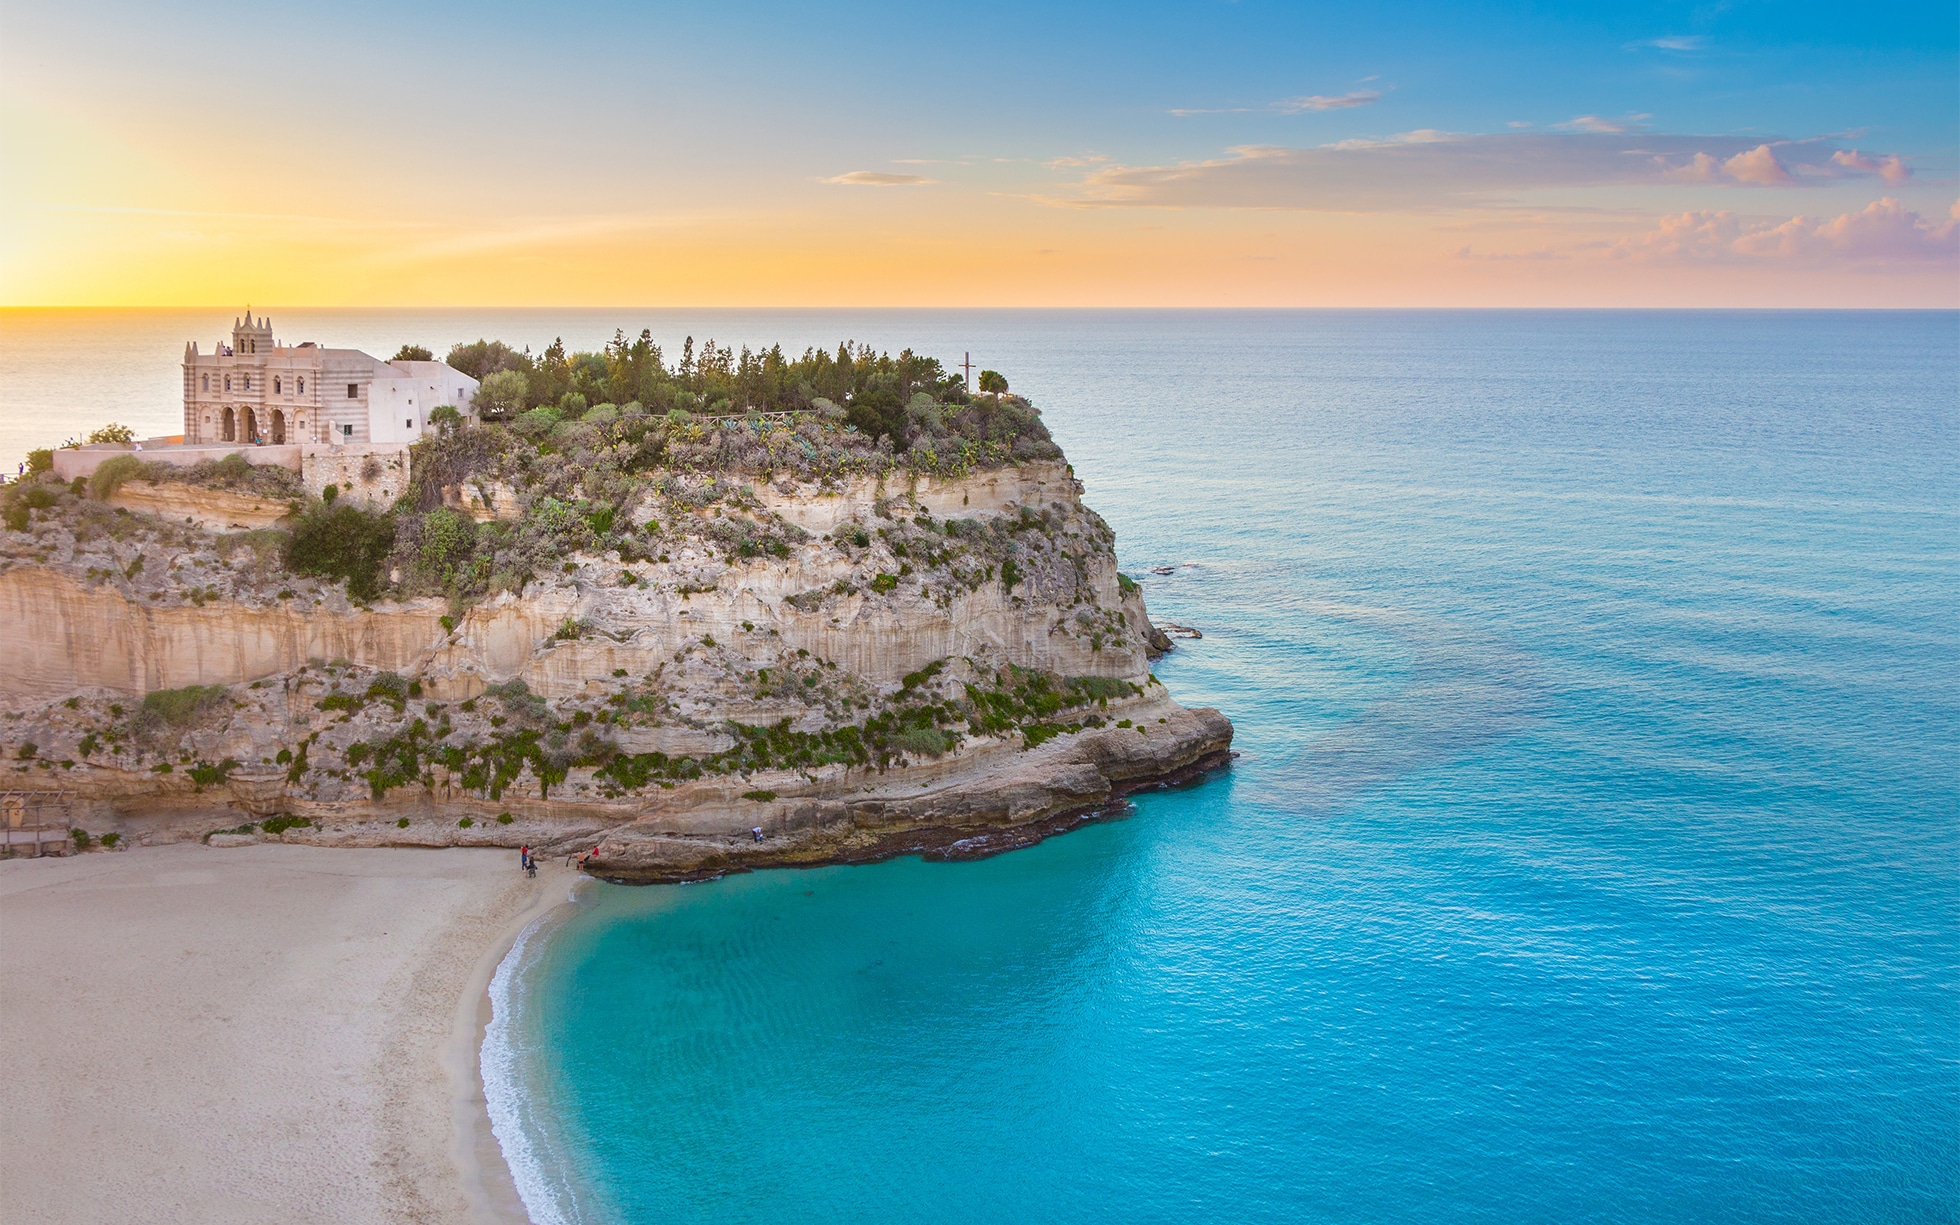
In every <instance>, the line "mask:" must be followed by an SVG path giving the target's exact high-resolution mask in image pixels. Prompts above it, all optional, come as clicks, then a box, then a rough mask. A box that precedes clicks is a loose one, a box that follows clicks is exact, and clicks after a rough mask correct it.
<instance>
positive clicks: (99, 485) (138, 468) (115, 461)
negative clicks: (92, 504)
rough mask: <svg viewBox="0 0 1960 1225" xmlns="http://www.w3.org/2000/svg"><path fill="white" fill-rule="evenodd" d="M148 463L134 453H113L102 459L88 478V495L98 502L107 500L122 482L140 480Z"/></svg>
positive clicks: (119, 487)
mask: <svg viewBox="0 0 1960 1225" xmlns="http://www.w3.org/2000/svg"><path fill="white" fill-rule="evenodd" d="M147 468H148V465H147V464H145V463H144V462H143V461H142V460H140V459H138V458H136V457H135V456H134V455H115V456H111V457H110V458H108V459H105V460H103V461H102V463H101V465H100V466H98V467H97V468H96V470H95V474H94V475H93V476H91V477H89V478H88V496H90V497H91V498H94V499H95V500H96V501H98V502H107V501H108V500H109V499H110V498H112V497H114V496H116V490H118V489H121V488H122V486H123V482H125V481H134V480H140V479H141V478H142V477H143V476H144V474H145V471H146V469H147Z"/></svg>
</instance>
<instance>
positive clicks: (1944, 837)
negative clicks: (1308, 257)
mask: <svg viewBox="0 0 1960 1225" xmlns="http://www.w3.org/2000/svg"><path fill="white" fill-rule="evenodd" d="M242 309H243V308H242V306H241V307H240V310H241V311H242ZM255 309H259V308H258V307H255ZM265 309H269V310H270V312H271V313H272V315H273V318H274V325H275V330H276V331H277V332H278V334H279V335H280V337H281V338H282V339H288V340H300V339H308V340H318V341H321V342H322V343H330V344H336V345H352V346H355V347H361V348H366V349H368V350H369V351H370V352H373V353H376V354H377V355H380V356H387V355H388V354H390V353H392V352H393V351H394V349H395V348H396V346H398V345H399V344H402V343H405V342H407V343H418V344H424V345H428V346H429V347H431V348H434V349H437V350H438V352H440V351H442V350H444V349H446V348H447V346H448V345H449V344H451V343H453V342H456V341H460V340H474V339H477V338H479V337H480V336H487V337H492V338H501V339H505V340H507V341H510V342H512V343H516V344H528V345H530V346H531V347H532V348H533V349H534V350H536V349H540V348H542V347H543V346H544V345H545V344H548V343H549V342H550V341H551V340H552V339H553V338H554V337H559V336H562V337H563V338H564V339H565V341H566V343H567V344H568V345H570V346H572V347H574V348H579V347H593V346H596V345H598V344H600V343H602V342H603V341H604V340H606V339H608V338H609V337H611V335H612V334H613V332H614V329H615V328H619V329H624V330H625V331H626V332H627V333H628V334H629V335H631V334H637V333H638V331H639V330H640V329H642V328H648V329H651V330H652V332H653V334H654V336H655V338H656V339H658V340H660V341H661V342H662V344H663V345H665V346H666V347H667V348H668V349H669V351H670V352H671V351H676V350H677V349H678V346H679V344H680V342H681V340H682V338H683V337H685V336H687V335H692V336H694V337H695V338H696V339H697V341H699V340H701V339H704V338H707V337H710V336H712V337H714V338H715V339H716V340H717V341H719V342H721V343H724V344H732V345H736V346H739V345H741V344H744V343H746V344H750V345H766V344H770V343H775V342H777V341H781V342H782V343H783V344H784V345H785V347H786V348H790V349H794V350H797V351H800V350H801V349H802V348H804V347H805V346H807V345H821V346H829V347H834V346H835V345H836V344H837V342H838V341H840V340H845V339H850V340H855V341H862V342H868V343H871V344H874V345H877V346H879V347H881V348H888V349H890V350H892V351H894V352H896V351H897V350H899V349H902V348H907V347H909V348H912V349H915V350H917V351H920V352H923V353H928V354H932V355H936V356H938V357H939V358H941V359H942V361H945V362H946V363H947V364H948V365H952V364H956V363H958V362H960V361H961V360H963V359H964V358H966V357H967V356H968V355H970V356H971V358H972V361H973V362H974V364H975V366H976V368H979V367H984V368H988V369H996V370H999V371H1001V372H1002V373H1003V374H1005V375H1006V376H1007V377H1008V378H1009V380H1010V381H1011V383H1012V385H1013V387H1014V389H1015V390H1016V391H1020V392H1023V393H1024V394H1026V395H1028V396H1029V397H1031V398H1032V399H1033V401H1034V402H1035V403H1036V404H1037V405H1038V406H1039V407H1040V408H1041V409H1042V410H1043V413H1044V416H1045V419H1046V420H1047V422H1048V424H1049V427H1050V428H1051V430H1052V431H1053V432H1054V434H1055V436H1056V438H1057V440H1058V441H1059V442H1060V443H1061V444H1062V445H1063V447H1064V448H1065V449H1066V451H1067V453H1068V456H1069V458H1070V460H1071V461H1072V462H1073V463H1074V466H1075V471H1076V473H1077V475H1078V477H1079V478H1080V479H1081V481H1082V483H1083V486H1084V488H1085V491H1086V492H1085V497H1086V499H1087V501H1088V503H1089V504H1090V505H1091V506H1092V507H1094V508H1095V509H1096V510H1097V511H1098V512H1100V513H1101V514H1102V515H1103V516H1104V517H1105V518H1106V519H1107V520H1108V521H1109V523H1110V524H1111V525H1112V526H1113V527H1114V528H1115V531H1116V549H1117V554H1118V557H1119V559H1120V561H1121V562H1122V564H1123V566H1124V568H1125V570H1126V571H1127V572H1128V573H1129V574H1131V575H1133V576H1135V577H1136V578H1137V579H1138V580H1139V581H1141V582H1142V583H1143V584H1144V592H1145V595H1146V597H1147V599H1148V601H1149V606H1150V609H1151V612H1152V614H1153V615H1154V616H1155V617H1156V618H1157V619H1159V620H1173V621H1177V622H1179V623H1182V624H1186V625H1190V626H1195V627H1196V628H1198V629H1199V630H1200V631H1201V632H1202V633H1203V637H1202V638H1201V639H1190V640H1181V641H1179V643H1178V646H1177V649H1176V651H1175V652H1173V653H1172V654H1170V655H1169V656H1167V657H1165V658H1164V659H1162V660H1160V661H1158V663H1157V665H1156V674H1157V676H1158V678H1159V679H1160V680H1162V682H1163V683H1164V684H1165V685H1166V686H1167V687H1168V689H1169V691H1170V692H1171V693H1172V694H1173V695H1174V696H1175V697H1177V698H1178V699H1179V700H1180V701H1182V702H1184V703H1186V704H1187V705H1208V706H1215V707H1217V708H1218V709H1220V710H1222V711H1224V712H1225V713H1226V714H1227V715H1229V716H1230V718H1231V719H1232V721H1233V723H1234V724H1235V725H1236V727H1237V740H1236V748H1237V750H1238V753H1239V756H1238V758H1237V760H1236V761H1234V762H1233V763H1232V765H1231V767H1230V768H1229V769H1228V770H1225V771H1223V772H1221V773H1219V774H1216V775H1214V776H1212V777H1210V778H1208V779H1206V780H1205V781H1203V782H1201V783H1198V784H1196V785H1194V786H1189V787H1185V788H1182V789H1178V790H1172V791H1162V792H1154V793H1147V794H1143V795H1139V796H1136V797H1134V799H1133V801H1132V802H1131V803H1130V804H1128V805H1127V806H1126V807H1124V808H1123V809H1121V810H1119V811H1115V812H1111V813H1109V814H1107V817H1106V819H1103V820H1099V821H1097V822H1095V823H1093V824H1090V825H1087V826H1085V827H1082V828H1080V829H1077V830H1075V831H1074V832H1071V833H1068V834H1065V835H1062V836H1058V837H1055V838H1052V839H1050V840H1048V841H1046V842H1043V843H1041V844H1039V845H1037V846H1034V847H1031V848H1027V849H1024V850H1019V851H1014V852H1012V853H1008V854H1003V855H1000V856H997V857H995V858H991V859H983V860H978V861H971V862H957V863H928V862H923V861H921V860H919V859H916V858H908V859H899V860H894V861H890V862H887V863H881V864H875V865H870V866H859V867H833V868H819V869H809V870H777V871H768V872H758V873H753V874H748V875H739V876H731V877H727V878H724V879H721V880H716V881H711V882H705V883H699V884H691V885H673V886H655V887H643V888H631V887H623V886H613V885H606V884H603V883H599V882H591V883H587V884H581V885H579V886H577V887H576V888H575V889H573V890H572V891H571V892H570V894H569V896H570V898H571V899H572V900H571V901H570V903H569V904H568V905H567V906H566V907H564V908H562V909H561V911H560V912H559V913H558V914H557V915H556V916H554V917H553V918H551V919H549V920H546V921H544V922H543V923H541V924H540V925H538V926H536V927H534V928H533V929H531V930H529V931H527V932H526V933H525V935H524V936H523V938H522V939H521V940H520V941H519V942H518V944H517V945H516V946H515V947H514V948H513V949H512V951H511V953H510V955H509V956H508V957H507V958H506V959H505V960H504V962H503V964H502V966H501V967H500V968H499V970H498V973H497V976H496V979H495V981H494V983H493V987H492V1003H493V1020H492V1022H491V1025H490V1029H489V1032H488V1035H487V1037H486V1041H485V1045H484V1051H483V1063H482V1068H483V1075H484V1081H485V1088H486V1093H487V1096H488V1100H489V1103H490V1109H491V1114H492V1119H493V1123H494V1126H495V1129H496V1133H497V1136H498V1139H499V1141H500V1143H501V1145H502V1147H503V1151H504V1153H505V1156H506V1158H507V1160H508V1163H509V1164H510V1166H511V1170H512V1174H513V1178H514V1179H515V1181H516V1184H517V1186H518V1189H519V1191H520V1193H521V1195H522V1197H523V1200H524V1203H525V1205H526V1208H527V1209H528V1211H529V1213H530V1215H531V1218H532V1220H533V1221H534V1222H537V1225H560V1223H566V1225H569V1223H574V1222H579V1223H584V1222H591V1223H602V1222H603V1223H639V1222H750V1221H778V1220H825V1221H878V1222H947V1223H969V1222H970V1223H973V1225H983V1223H984V1225H1009V1223H1020V1222H1055V1223H1058V1225H1086V1223H1089V1222H1104V1221H1124V1222H1129V1223H1134V1225H1144V1223H1157V1222H1165V1223H1170V1222H1196V1221H1221V1222H1248V1223H1268V1222H1270V1223H1275V1225H1277V1223H1280V1222H1289V1223H1290V1222H1343V1223H1346V1222H1382V1223H1391V1222H1393V1223H1430V1222H1434V1223H1439V1225H1440V1223H1443V1222H1491V1223H1492V1225H1499V1223H1504V1225H1513V1223H1530V1222H1545V1223H1547V1225H1551V1223H1560V1225H1565V1223H1571V1222H1591V1221H1598V1222H1703V1221H1707V1222H1726V1223H1754V1222H1922V1221H1926V1222H1950V1221H1954V1220H1956V1219H1960V615H1957V612H1956V610H1960V314H1955V313H1952V312H1931V313H1913V312H1865V313H1836V312H1737V311H1722V312H1691V311H1624V312H1622V311H1545V312H1538V311H1436V312H1430V311H1300V312H1282V311H1256V312H1229V311H1196V312H1187V311H828V312H826V311H707V310H703V311H692V312H689V311H669V310H659V311H652V310H640V311H635V310H604V311H531V312H464V311H396V312H377V311H318V310H314V311H302V310H297V309H295V310H282V309H280V308H279V307H278V306H277V305H276V304H273V305H271V306H270V307H268V308H265ZM235 313H238V312H215V311H205V312H199V311H184V312H76V311H69V312H19V311H16V312H4V313H0V407H4V408H5V409H6V411H5V412H4V413H0V459H5V461H6V463H7V465H8V467H9V468H11V466H12V464H13V462H15V459H16V458H17V453H19V452H24V450H25V449H26V448H27V447H28V446H30V445H47V443H49V442H58V441H60V440H61V439H62V438H64V437H67V436H69V435H72V434H76V433H86V432H87V430H89V429H92V428H94V427H95V426H96V425H97V424H100V423H101V422H102V421H105V420H109V419H115V420H120V421H123V422H125V423H127V424H129V425H131V426H134V427H136V428H137V430H138V432H139V434H140V433H146V432H154V433H168V432H175V426H174V423H175V422H176V420H177V415H176V414H177V413H178V407H177V404H178V396H179V394H180V392H179V388H180V386H181V384H180V383H179V381H178V376H177V372H176V363H177V362H178V361H179V360H180V359H181V354H182V348H183V344H184V342H185V341H186V340H188V339H192V338H196V339H198V340H199V341H200V342H201V343H202V345H203V347H205V348H209V346H210V344H211V342H213V341H215V340H217V339H218V338H219V337H220V336H222V335H223V334H225V332H226V331H227V329H228V328H229V326H230V319H231V316H232V315H233V314H235Z"/></svg>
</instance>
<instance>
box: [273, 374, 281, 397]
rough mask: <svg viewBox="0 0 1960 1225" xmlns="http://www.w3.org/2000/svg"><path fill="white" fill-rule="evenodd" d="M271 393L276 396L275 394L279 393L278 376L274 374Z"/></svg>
mask: <svg viewBox="0 0 1960 1225" xmlns="http://www.w3.org/2000/svg"><path fill="white" fill-rule="evenodd" d="M272 394H273V395H275V396H276V395H278V394H280V393H279V379H278V378H277V377H276V376H275V377H274V378H273V380H272Z"/></svg>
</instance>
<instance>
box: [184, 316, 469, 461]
mask: <svg viewBox="0 0 1960 1225" xmlns="http://www.w3.org/2000/svg"><path fill="white" fill-rule="evenodd" d="M476 386H477V384H476V380H475V379H473V378H471V377H470V376H469V375H467V374H464V373H463V372H462V371H460V370H456V369H453V368H451V367H449V366H447V365H445V364H444V363H442V362H416V361H394V362H384V361H382V360H381V359H380V358H378V357H371V356H369V355H368V354H366V353H363V352H361V351H360V350H359V349H323V348H321V347H320V346H319V345H317V344H314V343H313V342H312V341H310V340H309V341H305V342H303V343H301V344H297V345H282V344H280V343H279V342H278V341H276V340H274V339H273V338H272V320H270V319H266V318H261V319H258V320H254V319H253V318H252V312H251V311H250V310H249V309H248V310H247V311H246V312H245V317H244V318H243V319H240V320H235V321H234V322H233V326H232V329H231V343H230V344H224V343H222V342H220V343H219V344H218V346H217V351H216V352H214V353H208V354H206V353H200V352H198V348H197V342H196V341H191V342H189V343H188V344H186V345H185V346H184V443H185V445H187V446H198V445H209V444H212V443H257V444H262V445H274V446H277V445H283V444H291V443H328V444H341V445H344V444H349V443H402V442H414V441H416V440H417V439H419V438H421V437H422V436H423V435H424V434H425V433H427V432H428V430H429V414H430V413H431V412H433V411H434V410H435V409H437V408H439V407H441V406H442V405H445V404H447V405H450V406H451V407H453V408H455V409H456V410H457V411H458V412H459V413H462V414H463V415H464V416H465V417H469V416H472V415H473V414H472V411H471V408H472V405H473V403H474V401H475V399H476Z"/></svg>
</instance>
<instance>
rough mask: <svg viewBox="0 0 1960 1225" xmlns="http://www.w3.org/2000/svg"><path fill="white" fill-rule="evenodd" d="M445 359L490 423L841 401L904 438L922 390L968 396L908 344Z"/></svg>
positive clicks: (629, 349)
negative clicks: (466, 380) (623, 409)
mask: <svg viewBox="0 0 1960 1225" xmlns="http://www.w3.org/2000/svg"><path fill="white" fill-rule="evenodd" d="M406 351H407V350H406V349H404V352H406ZM446 360H447V361H448V363H449V364H450V365H451V366H453V367H455V368H456V369H458V370H461V371H462V372H463V373H465V374H467V375H469V376H470V377H471V378H474V379H477V380H478V381H479V382H480V383H481V384H482V386H481V387H480V388H479V390H478V392H477V409H478V411H479V413H481V414H482V416H483V417H484V418H485V419H486V420H490V421H497V420H508V419H510V418H513V417H516V416H517V415H518V414H519V413H522V412H524V411H526V410H528V409H533V408H557V409H561V410H566V411H582V410H583V409H584V408H585V406H587V405H591V404H629V403H636V404H641V405H644V406H645V407H646V408H648V409H649V410H651V411H653V412H655V413H666V412H668V411H670V410H672V409H676V408H679V409H683V410H685V411H688V412H693V413H703V414H706V415H710V416H721V415H729V414H742V413H746V412H749V411H752V410H753V411H760V412H781V411H788V410H799V409H810V408H821V407H823V404H824V403H829V404H835V405H838V406H840V407H841V408H842V409H843V410H844V412H845V415H846V418H847V420H849V422H850V423H851V424H852V425H854V426H856V427H857V428H858V430H859V431H861V432H862V433H864V434H865V435H867V436H869V437H871V438H877V437H879V436H880V435H890V436H891V437H892V438H893V439H894V441H898V440H900V439H902V436H903V434H904V431H905V427H906V415H905V410H906V406H907V405H909V404H910V403H912V401H913V397H915V396H917V395H919V394H921V393H923V394H924V395H926V396H927V397H929V398H930V399H932V400H934V401H936V402H938V403H941V404H952V405H964V404H966V403H968V402H969V401H970V399H971V397H970V396H969V395H968V393H967V388H966V381H965V380H964V379H963V378H961V377H960V376H959V375H958V374H954V373H950V372H948V371H947V370H946V369H945V368H944V367H943V366H941V365H940V362H939V359H938V358H934V357H922V356H920V355H918V354H916V353H914V352H912V351H911V350H910V349H907V350H905V351H904V352H902V353H900V354H899V355H898V356H897V357H893V356H892V355H891V354H889V353H879V352H877V351H875V350H874V349H872V348H871V347H870V346H869V345H854V344H852V343H851V342H849V341H846V342H844V343H842V344H839V345H838V346H837V351H836V352H835V353H832V352H829V351H827V350H823V349H815V348H812V349H806V350H804V352H803V355H802V356H801V357H790V356H789V355H787V354H785V353H784V352H783V348H782V346H781V345H774V346H771V347H770V348H768V349H764V350H762V351H760V352H757V351H755V350H752V349H750V348H749V347H748V346H746V345H744V346H743V347H742V348H741V350H740V351H739V352H737V351H736V350H734V349H732V348H729V347H728V346H726V345H717V344H716V343H715V342H714V341H713V340H712V339H710V340H709V341H708V342H707V343H705V344H703V345H702V346H701V347H700V348H699V349H696V348H695V345H694V338H693V337H692V336H690V337H688V338H687V341H686V343H685V344H684V345H683V346H682V348H681V354H680V360H679V361H678V362H677V363H675V364H672V365H669V364H668V361H667V358H666V355H665V354H663V353H662V352H661V350H660V346H659V345H657V344H655V343H654V340H653V335H652V333H651V332H644V331H643V332H641V333H640V335H639V336H638V337H637V338H629V337H627V335H626V334H625V333H624V332H616V333H615V334H614V335H613V339H612V341H611V342H610V343H609V344H607V345H606V346H605V348H604V349H603V350H602V351H601V352H598V353H570V352H567V351H566V349H565V345H564V342H563V341H562V340H554V341H553V342H552V343H551V346H550V347H549V348H547V349H546V350H545V351H544V352H543V353H541V354H537V355H535V356H534V355H533V354H531V352H530V351H529V350H522V351H520V350H517V349H513V348H511V347H510V346H509V345H507V344H505V343H503V342H502V341H498V340H479V341H477V342H475V343H474V344H459V345H457V346H456V347H455V348H453V349H451V350H450V351H449V356H448V358H447V359H446ZM980 385H981V389H982V390H983V391H986V392H990V393H993V394H999V393H1001V392H1005V391H1006V390H1007V380H1006V379H1004V378H1002V377H1001V376H1000V375H999V374H998V373H997V372H995V371H991V370H989V371H984V372H982V374H981V376H980Z"/></svg>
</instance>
